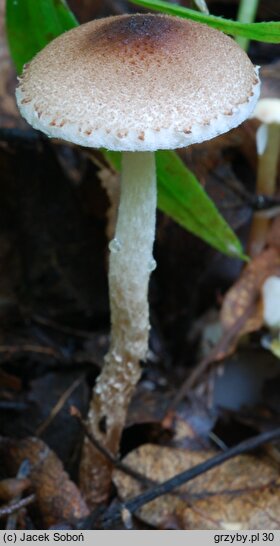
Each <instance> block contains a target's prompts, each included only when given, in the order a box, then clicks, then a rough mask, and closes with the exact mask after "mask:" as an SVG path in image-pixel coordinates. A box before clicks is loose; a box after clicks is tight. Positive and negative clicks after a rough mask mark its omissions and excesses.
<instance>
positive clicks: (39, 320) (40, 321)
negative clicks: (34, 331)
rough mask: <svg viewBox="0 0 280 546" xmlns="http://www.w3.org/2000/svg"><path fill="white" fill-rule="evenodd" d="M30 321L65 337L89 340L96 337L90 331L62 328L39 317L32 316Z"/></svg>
mask: <svg viewBox="0 0 280 546" xmlns="http://www.w3.org/2000/svg"><path fill="white" fill-rule="evenodd" d="M31 320H32V321H33V322H36V323H38V324H42V325H43V326H47V327H48V328H52V329H53V330H57V331H58V332H61V333H63V334H66V335H70V336H75V337H81V338H83V339H91V338H95V337H96V334H94V333H92V332H90V331H86V330H78V329H76V328H71V326H64V325H62V324H59V323H58V322H56V321H54V320H51V319H48V318H46V317H42V316H40V315H33V316H32V317H31Z"/></svg>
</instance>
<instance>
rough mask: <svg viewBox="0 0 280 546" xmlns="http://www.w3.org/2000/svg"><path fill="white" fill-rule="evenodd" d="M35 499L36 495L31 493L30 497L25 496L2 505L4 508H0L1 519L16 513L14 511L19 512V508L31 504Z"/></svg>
mask: <svg viewBox="0 0 280 546" xmlns="http://www.w3.org/2000/svg"><path fill="white" fill-rule="evenodd" d="M34 501H35V495H29V497H25V498H24V499H21V500H20V501H18V502H14V503H13V504H9V505H8V506H2V508H0V519H1V518H5V517H6V516H10V515H11V514H14V512H17V511H18V510H21V509H22V508H25V507H26V506H29V504H32V503H33V502H34Z"/></svg>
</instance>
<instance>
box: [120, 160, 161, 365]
mask: <svg viewBox="0 0 280 546" xmlns="http://www.w3.org/2000/svg"><path fill="white" fill-rule="evenodd" d="M155 212H156V172H155V158H154V153H152V152H134V153H133V152H132V153H131V152H125V153H124V154H123V165H122V182H121V200H120V206H119V212H118V220H117V226H116V233H115V238H114V239H113V241H111V243H110V245H109V246H110V250H111V255H110V265H109V288H110V304H111V323H112V330H111V352H112V350H113V351H115V352H116V353H117V354H118V353H119V355H120V356H121V357H123V354H124V353H125V354H127V355H129V356H131V357H132V358H133V359H137V360H140V359H145V357H146V352H147V348H148V333H149V307H148V283H149V278H150V274H151V271H152V270H153V268H154V265H155V264H154V260H153V255H152V249H153V242H154V238H155Z"/></svg>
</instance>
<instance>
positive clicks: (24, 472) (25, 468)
mask: <svg viewBox="0 0 280 546" xmlns="http://www.w3.org/2000/svg"><path fill="white" fill-rule="evenodd" d="M29 473H30V464H29V461H28V460H27V459H25V460H24V461H23V462H22V463H21V465H20V467H19V470H18V473H17V478H18V479H23V478H27V477H28V475H29ZM20 500H21V494H20V495H18V496H17V497H15V498H14V500H13V502H12V503H11V504H13V505H15V504H16V503H18V502H20ZM17 518H18V510H16V511H15V512H13V513H12V514H10V515H9V517H8V520H7V524H6V529H7V530H9V529H16V525H17Z"/></svg>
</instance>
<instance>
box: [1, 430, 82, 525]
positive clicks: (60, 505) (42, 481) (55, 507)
mask: <svg viewBox="0 0 280 546" xmlns="http://www.w3.org/2000/svg"><path fill="white" fill-rule="evenodd" d="M0 454H1V456H2V457H3V460H4V463H5V466H7V468H8V470H9V471H10V472H12V473H14V474H15V473H16V472H17V469H18V468H19V466H20V464H21V463H22V462H23V461H24V460H26V459H27V460H28V461H29V463H30V466H31V470H30V474H29V479H30V483H31V489H32V491H34V493H35V495H36V507H37V508H38V511H39V513H40V518H41V520H42V524H43V526H44V527H45V528H49V527H51V526H52V525H55V524H57V523H61V522H63V521H67V522H68V523H69V522H70V523H71V522H74V521H75V520H76V519H78V518H82V517H85V516H87V515H88V513H89V511H88V508H87V506H86V503H85V501H84V500H83V498H82V496H81V494H80V492H79V489H78V488H77V486H76V485H75V484H74V482H73V481H71V480H70V478H69V476H68V474H66V472H65V471H64V469H63V466H62V463H61V461H60V460H59V459H58V457H57V456H56V454H55V453H54V452H53V451H52V450H51V449H49V447H48V446H47V445H46V444H45V443H44V442H42V440H39V439H38V438H35V437H30V438H25V439H24V440H21V441H19V442H17V441H14V440H10V439H2V440H1V443H0Z"/></svg>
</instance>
